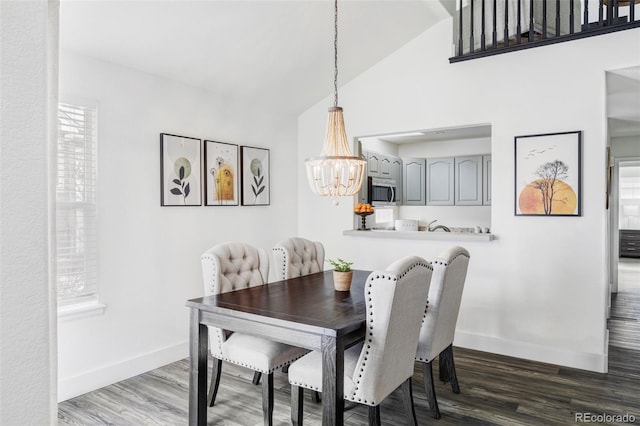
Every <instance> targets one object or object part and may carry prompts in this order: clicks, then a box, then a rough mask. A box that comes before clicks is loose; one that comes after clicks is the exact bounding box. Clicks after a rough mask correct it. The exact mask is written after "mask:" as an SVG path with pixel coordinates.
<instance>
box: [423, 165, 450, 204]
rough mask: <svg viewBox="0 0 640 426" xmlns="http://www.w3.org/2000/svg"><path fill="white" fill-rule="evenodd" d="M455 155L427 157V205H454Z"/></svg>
mask: <svg viewBox="0 0 640 426" xmlns="http://www.w3.org/2000/svg"><path fill="white" fill-rule="evenodd" d="M453 166H454V160H453V157H445V158H428V159H427V205H429V206H452V205H453V204H454V201H453V200H454V198H453V195H454V186H453V184H454V169H453Z"/></svg>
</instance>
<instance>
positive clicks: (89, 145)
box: [56, 102, 98, 304]
mask: <svg viewBox="0 0 640 426" xmlns="http://www.w3.org/2000/svg"><path fill="white" fill-rule="evenodd" d="M96 126H97V108H96V107H88V106H83V105H75V104H70V103H62V102H61V103H60V104H59V105H58V152H57V179H56V266H57V270H56V274H57V287H58V301H59V302H60V303H62V304H65V303H73V302H76V301H80V300H86V299H89V298H91V297H92V296H93V297H95V296H96V295H97V291H98V276H97V275H98V274H97V235H96V234H97V232H96V231H97V230H96V228H97V221H96V213H97V212H96V201H97V200H96V184H97V165H98V164H97V163H98V162H97V129H96Z"/></svg>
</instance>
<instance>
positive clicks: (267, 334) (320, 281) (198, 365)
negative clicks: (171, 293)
mask: <svg viewBox="0 0 640 426" xmlns="http://www.w3.org/2000/svg"><path fill="white" fill-rule="evenodd" d="M369 274H370V271H362V270H354V271H353V278H352V284H351V289H350V290H349V291H337V290H335V289H334V283H333V270H329V271H323V272H318V273H314V274H309V275H304V276H301V277H297V278H290V279H286V280H282V281H277V282H272V283H269V284H265V285H260V286H255V287H248V288H244V289H240V290H235V291H230V292H227V293H222V294H218V295H212V296H207V297H200V298H196V299H191V300H188V301H187V302H186V306H187V307H188V308H190V330H189V363H190V366H189V424H190V425H199V426H204V425H206V424H207V389H208V387H207V368H208V360H209V347H208V346H209V337H208V327H207V326H209V325H211V326H215V327H219V328H222V329H225V330H229V331H233V332H239V333H246V334H252V335H255V336H260V337H264V338H268V339H271V340H273V341H278V342H282V343H286V344H289V345H293V346H297V347H302V348H306V349H310V350H314V351H320V352H322V424H323V425H336V426H341V425H343V424H344V350H345V349H346V348H348V347H350V346H352V345H353V344H355V343H358V342H360V341H362V340H363V339H364V334H365V317H366V305H365V294H364V286H365V282H366V280H367V277H368V276H369Z"/></svg>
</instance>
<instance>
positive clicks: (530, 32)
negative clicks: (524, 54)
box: [529, 0, 536, 41]
mask: <svg viewBox="0 0 640 426" xmlns="http://www.w3.org/2000/svg"><path fill="white" fill-rule="evenodd" d="M535 32H536V31H535V29H534V27H533V0H529V41H533V36H534V35H535Z"/></svg>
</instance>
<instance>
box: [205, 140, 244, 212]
mask: <svg viewBox="0 0 640 426" xmlns="http://www.w3.org/2000/svg"><path fill="white" fill-rule="evenodd" d="M239 164H240V162H239V155H238V145H235V144H231V143H226V142H217V141H211V140H205V141H204V194H205V195H204V205H205V206H237V205H238V204H239V199H240V190H239V185H238V182H239V181H240V179H239V177H238V175H239V174H240V173H239V167H238V166H239Z"/></svg>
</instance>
